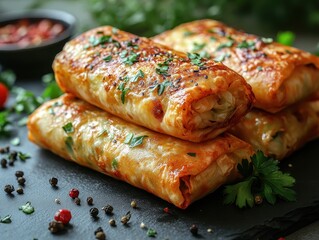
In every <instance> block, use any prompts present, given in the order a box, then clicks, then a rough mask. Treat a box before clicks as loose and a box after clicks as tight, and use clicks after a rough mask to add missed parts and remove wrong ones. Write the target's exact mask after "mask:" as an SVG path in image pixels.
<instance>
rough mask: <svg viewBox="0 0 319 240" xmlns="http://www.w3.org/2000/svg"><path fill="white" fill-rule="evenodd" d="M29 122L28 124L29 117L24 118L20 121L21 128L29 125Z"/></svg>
mask: <svg viewBox="0 0 319 240" xmlns="http://www.w3.org/2000/svg"><path fill="white" fill-rule="evenodd" d="M27 122H28V117H23V118H21V119H20V120H19V121H18V126H19V127H22V126H25V125H27Z"/></svg>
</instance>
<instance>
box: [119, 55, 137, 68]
mask: <svg viewBox="0 0 319 240" xmlns="http://www.w3.org/2000/svg"><path fill="white" fill-rule="evenodd" d="M121 57H122V56H121ZM138 58H139V54H137V53H135V52H131V53H130V54H128V55H127V56H126V57H123V63H125V64H126V65H130V66H131V65H133V64H134V63H135V62H138Z"/></svg>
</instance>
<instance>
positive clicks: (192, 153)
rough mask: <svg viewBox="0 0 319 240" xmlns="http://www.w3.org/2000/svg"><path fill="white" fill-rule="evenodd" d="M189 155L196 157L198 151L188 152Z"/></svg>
mask: <svg viewBox="0 0 319 240" xmlns="http://www.w3.org/2000/svg"><path fill="white" fill-rule="evenodd" d="M187 155H188V156H191V157H196V153H194V152H188V153H187Z"/></svg>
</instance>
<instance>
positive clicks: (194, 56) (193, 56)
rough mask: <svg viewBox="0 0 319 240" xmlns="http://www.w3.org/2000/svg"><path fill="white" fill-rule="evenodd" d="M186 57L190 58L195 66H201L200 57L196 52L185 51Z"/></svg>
mask: <svg viewBox="0 0 319 240" xmlns="http://www.w3.org/2000/svg"><path fill="white" fill-rule="evenodd" d="M187 57H188V58H189V59H190V60H191V63H192V64H194V65H196V66H199V67H201V66H203V65H204V63H203V62H202V57H201V56H200V55H199V54H198V53H187Z"/></svg>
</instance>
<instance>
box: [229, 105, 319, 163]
mask: <svg viewBox="0 0 319 240" xmlns="http://www.w3.org/2000/svg"><path fill="white" fill-rule="evenodd" d="M230 132H231V133H232V134H234V135H235V136H237V137H239V138H240V139H242V140H244V141H246V142H248V143H250V144H251V145H252V146H253V147H254V148H255V150H262V151H263V152H264V153H265V154H266V155H268V156H273V157H274V158H275V159H278V160H281V159H283V158H285V157H287V156H288V155H289V154H291V153H292V152H293V151H295V150H296V149H298V148H300V147H302V146H303V145H304V144H306V143H307V142H309V141H311V140H313V139H314V138H318V137H319V100H318V99H317V100H315V101H306V102H302V103H300V104H298V105H294V106H291V107H289V108H287V109H285V110H283V111H281V112H279V113H276V114H271V113H267V112H264V111H262V110H258V109H253V110H252V111H251V112H249V113H248V114H247V115H246V116H245V117H244V118H243V119H242V120H241V121H240V123H238V124H237V125H236V126H235V127H233V128H232V129H231V130H230Z"/></svg>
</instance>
